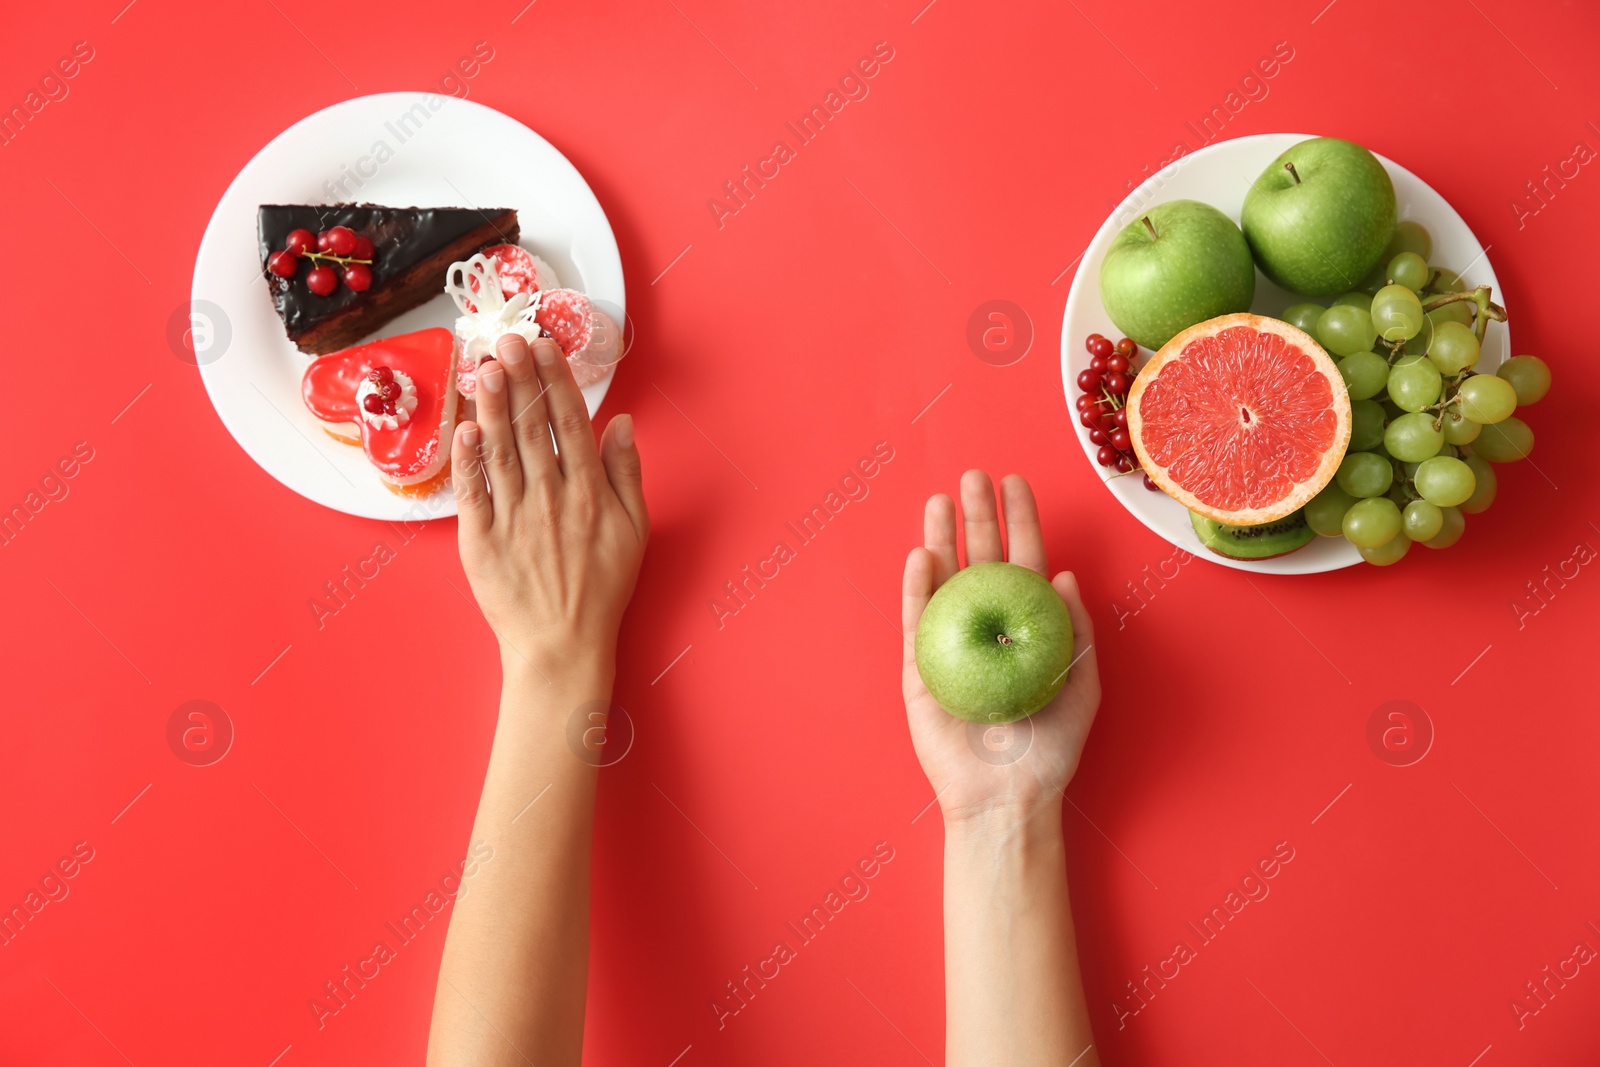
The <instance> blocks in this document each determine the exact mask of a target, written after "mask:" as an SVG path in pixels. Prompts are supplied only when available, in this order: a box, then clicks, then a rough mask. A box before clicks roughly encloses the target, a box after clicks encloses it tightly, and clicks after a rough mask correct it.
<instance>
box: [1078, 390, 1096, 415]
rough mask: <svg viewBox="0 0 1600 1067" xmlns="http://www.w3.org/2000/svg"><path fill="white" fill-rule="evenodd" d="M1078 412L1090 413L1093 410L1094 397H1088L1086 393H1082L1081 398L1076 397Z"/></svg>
mask: <svg viewBox="0 0 1600 1067" xmlns="http://www.w3.org/2000/svg"><path fill="white" fill-rule="evenodd" d="M1078 410H1079V411H1092V410H1094V397H1092V396H1090V395H1089V394H1088V393H1084V394H1082V395H1081V396H1079V397H1078Z"/></svg>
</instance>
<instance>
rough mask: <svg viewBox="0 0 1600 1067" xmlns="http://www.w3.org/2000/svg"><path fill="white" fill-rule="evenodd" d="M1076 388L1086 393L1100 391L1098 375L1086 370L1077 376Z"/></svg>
mask: <svg viewBox="0 0 1600 1067" xmlns="http://www.w3.org/2000/svg"><path fill="white" fill-rule="evenodd" d="M1078 388H1079V389H1082V390H1083V391H1084V392H1086V393H1098V392H1099V391H1100V375H1099V374H1097V373H1095V372H1094V371H1092V370H1086V371H1083V372H1081V373H1080V374H1079V375H1078Z"/></svg>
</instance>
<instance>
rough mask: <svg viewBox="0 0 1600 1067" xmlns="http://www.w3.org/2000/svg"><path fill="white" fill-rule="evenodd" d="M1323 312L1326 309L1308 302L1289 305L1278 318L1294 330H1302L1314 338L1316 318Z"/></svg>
mask: <svg viewBox="0 0 1600 1067" xmlns="http://www.w3.org/2000/svg"><path fill="white" fill-rule="evenodd" d="M1325 310H1327V309H1326V308H1324V307H1323V306H1322V305H1321V304H1313V303H1310V302H1307V303H1304V304H1290V305H1289V306H1288V307H1286V308H1284V309H1283V314H1282V315H1280V316H1278V317H1279V318H1281V319H1282V320H1283V321H1284V322H1287V323H1288V324H1289V325H1290V326H1293V327H1295V328H1296V329H1300V330H1304V331H1305V332H1306V333H1309V334H1310V335H1311V336H1313V337H1315V336H1316V335H1317V316H1319V315H1321V314H1322V313H1323V312H1324V311H1325Z"/></svg>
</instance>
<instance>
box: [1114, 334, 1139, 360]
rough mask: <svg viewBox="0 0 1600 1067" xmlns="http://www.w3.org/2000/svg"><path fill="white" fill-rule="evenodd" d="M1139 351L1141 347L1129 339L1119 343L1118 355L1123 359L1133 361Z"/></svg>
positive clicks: (1125, 338)
mask: <svg viewBox="0 0 1600 1067" xmlns="http://www.w3.org/2000/svg"><path fill="white" fill-rule="evenodd" d="M1138 351H1139V346H1138V345H1136V344H1134V343H1133V341H1132V340H1131V339H1129V338H1127V337H1124V338H1123V339H1122V340H1120V341H1118V342H1117V347H1116V353H1117V355H1119V356H1121V357H1122V358H1123V359H1132V358H1133V357H1134V355H1135V353H1137V352H1138Z"/></svg>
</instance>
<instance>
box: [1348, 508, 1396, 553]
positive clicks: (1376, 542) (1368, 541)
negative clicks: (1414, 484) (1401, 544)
mask: <svg viewBox="0 0 1600 1067" xmlns="http://www.w3.org/2000/svg"><path fill="white" fill-rule="evenodd" d="M1342 529H1343V532H1344V536H1345V539H1346V540H1348V541H1349V542H1350V543H1351V544H1352V545H1355V546H1356V547H1357V548H1378V547H1380V546H1382V545H1386V544H1388V543H1389V542H1390V541H1393V540H1394V539H1395V538H1396V537H1398V536H1400V509H1399V508H1398V507H1396V506H1395V503H1394V501H1393V500H1389V499H1388V498H1386V497H1381V496H1380V497H1373V498H1372V499H1370V500H1358V501H1356V502H1355V503H1354V504H1352V505H1350V510H1349V511H1347V512H1345V513H1344V523H1343V526H1342Z"/></svg>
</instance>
